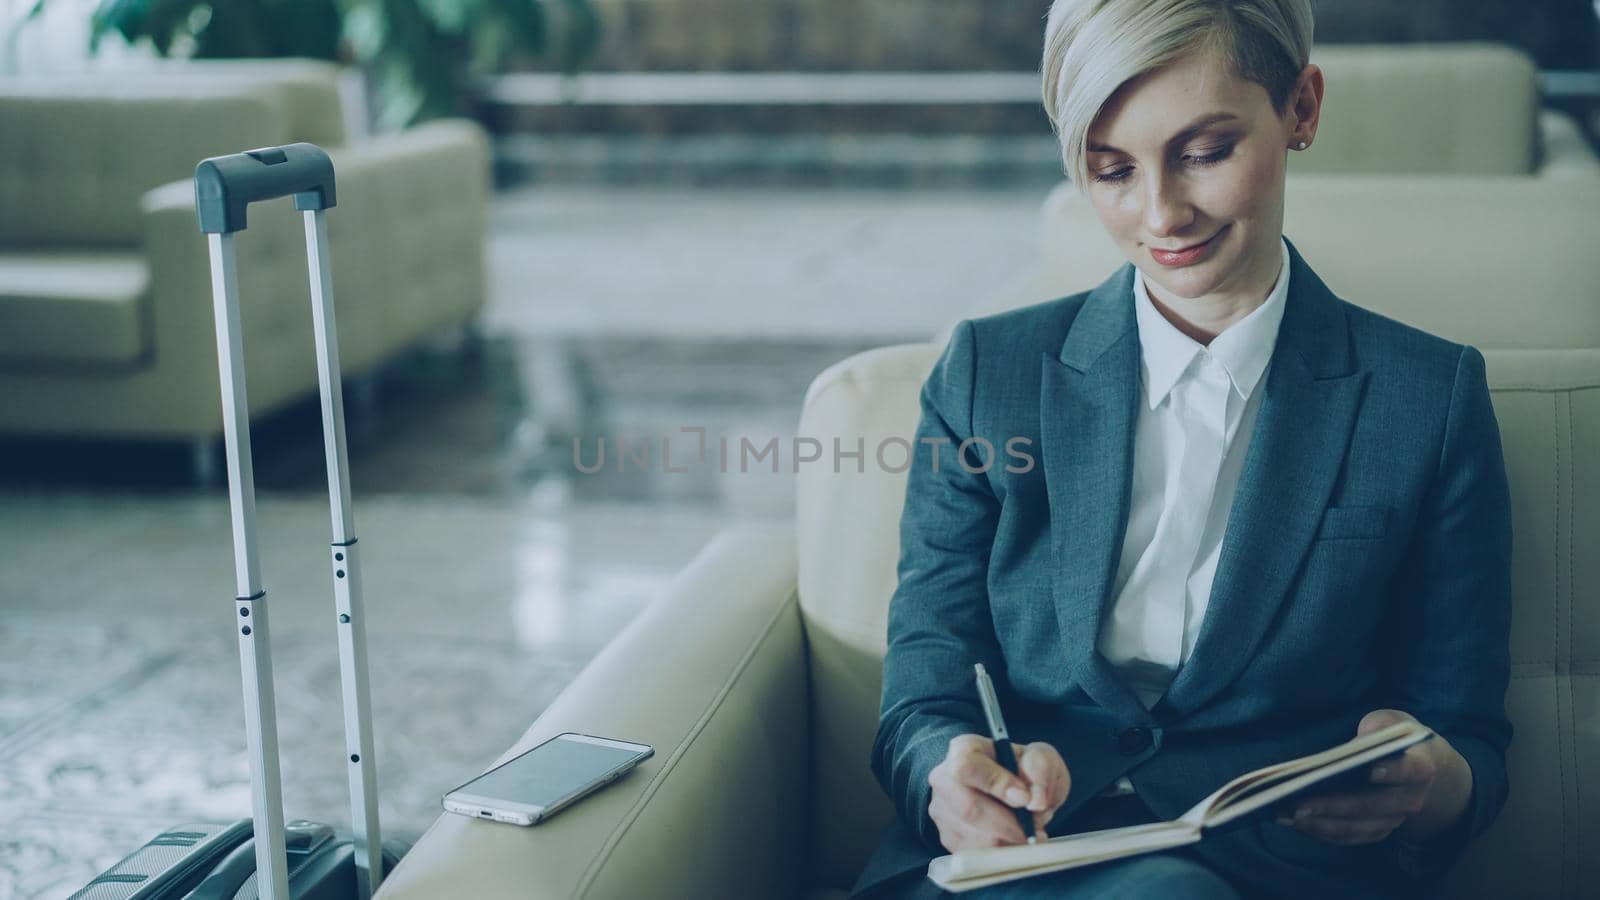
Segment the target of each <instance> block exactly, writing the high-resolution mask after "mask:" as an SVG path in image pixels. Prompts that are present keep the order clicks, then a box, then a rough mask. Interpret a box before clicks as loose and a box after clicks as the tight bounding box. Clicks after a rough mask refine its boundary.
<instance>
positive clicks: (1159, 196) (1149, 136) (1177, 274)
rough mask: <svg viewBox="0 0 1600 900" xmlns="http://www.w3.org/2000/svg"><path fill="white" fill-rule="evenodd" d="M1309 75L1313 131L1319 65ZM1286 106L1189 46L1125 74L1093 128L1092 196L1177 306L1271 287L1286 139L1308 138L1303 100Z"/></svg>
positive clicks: (1122, 243)
mask: <svg viewBox="0 0 1600 900" xmlns="http://www.w3.org/2000/svg"><path fill="white" fill-rule="evenodd" d="M1308 80H1314V81H1315V92H1314V93H1315V95H1316V96H1315V98H1314V99H1312V100H1311V101H1310V102H1311V103H1312V107H1311V110H1310V112H1311V115H1310V117H1309V118H1310V122H1311V125H1310V131H1311V132H1314V131H1315V122H1316V104H1317V103H1318V102H1319V101H1320V99H1321V93H1322V91H1321V87H1322V84H1321V73H1320V72H1319V71H1317V69H1316V67H1315V66H1307V68H1306V72H1304V73H1302V75H1301V85H1302V86H1304V85H1306V84H1307V82H1308ZM1301 93H1303V92H1302V91H1300V90H1297V91H1296V94H1297V95H1299V94H1301ZM1289 106H1290V108H1289V110H1288V111H1287V112H1285V113H1284V114H1282V115H1281V116H1280V114H1279V113H1278V111H1276V110H1274V109H1273V108H1272V101H1271V100H1270V99H1269V98H1268V96H1267V92H1266V90H1265V89H1264V88H1262V87H1261V86H1260V85H1258V84H1255V83H1254V82H1250V81H1245V80H1244V79H1242V78H1238V77H1236V76H1234V75H1233V74H1231V72H1230V70H1229V67H1228V66H1227V65H1226V64H1225V63H1222V62H1220V61H1214V60H1212V59H1210V58H1206V57H1194V58H1191V59H1189V60H1185V61H1182V62H1179V63H1174V64H1172V65H1170V66H1167V67H1166V68H1163V69H1160V70H1157V71H1154V72H1150V73H1147V74H1145V75H1143V76H1140V77H1139V78H1135V79H1133V80H1131V81H1129V82H1128V83H1127V84H1124V85H1123V86H1122V87H1121V88H1120V89H1119V90H1118V91H1117V93H1115V94H1113V95H1112V97H1111V99H1110V101H1108V102H1107V103H1106V105H1105V107H1104V109H1102V110H1101V113H1100V116H1099V117H1098V118H1097V119H1096V120H1095V123H1094V125H1093V126H1092V127H1091V128H1090V129H1089V134H1088V142H1087V159H1086V162H1087V164H1088V170H1089V180H1088V183H1087V184H1086V185H1085V188H1086V193H1087V195H1088V197H1089V199H1090V202H1091V203H1092V204H1093V206H1094V209H1095V212H1096V214H1097V215H1099V217H1100V221H1101V223H1102V224H1103V225H1104V226H1105V228H1106V230H1107V231H1108V232H1109V233H1110V234H1111V237H1112V239H1113V240H1115V241H1116V243H1117V246H1118V248H1119V249H1121V250H1122V252H1123V254H1124V255H1125V256H1126V257H1127V258H1128V260H1129V261H1131V262H1132V263H1133V264H1134V265H1135V266H1138V267H1139V270H1140V271H1141V272H1143V273H1144V277H1145V282H1146V284H1147V285H1148V286H1149V288H1150V290H1151V292H1152V293H1153V294H1154V295H1156V297H1157V299H1159V300H1161V301H1163V302H1165V303H1167V304H1168V305H1169V306H1172V307H1174V309H1175V310H1176V311H1178V312H1180V313H1181V312H1184V311H1185V309H1186V308H1194V307H1197V306H1198V304H1196V303H1192V302H1190V303H1186V302H1185V301H1199V300H1204V301H1206V302H1207V303H1208V304H1212V305H1213V309H1214V310H1216V309H1230V308H1231V309H1248V308H1254V306H1255V305H1257V304H1259V303H1260V302H1261V301H1262V300H1263V299H1264V298H1265V296H1266V293H1267V292H1268V291H1269V290H1270V289H1271V287H1272V282H1273V280H1274V279H1275V278H1276V276H1277V274H1278V264H1279V261H1280V250H1279V246H1278V239H1279V236H1280V235H1281V234H1282V233H1283V180H1284V170H1285V168H1286V165H1287V150H1288V147H1289V145H1290V144H1291V143H1292V142H1294V141H1297V140H1306V141H1309V140H1310V139H1311V136H1310V134H1309V133H1307V130H1306V129H1305V128H1300V129H1299V131H1298V133H1297V130H1296V129H1297V123H1298V122H1299V121H1300V119H1301V117H1302V114H1303V112H1304V109H1305V104H1304V101H1303V100H1301V99H1298V98H1297V99H1296V100H1295V101H1294V102H1291V103H1290V104H1289ZM1297 107H1298V111H1297ZM1165 251H1184V252H1182V253H1177V254H1173V253H1169V252H1165Z"/></svg>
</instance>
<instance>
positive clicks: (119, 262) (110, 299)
mask: <svg viewBox="0 0 1600 900" xmlns="http://www.w3.org/2000/svg"><path fill="white" fill-rule="evenodd" d="M149 281H150V273H149V270H148V268H147V267H146V265H145V261H144V256H143V255H142V254H140V253H138V252H136V251H134V252H120V251H84V250H31V249H30V250H22V249H6V250H0V365H4V366H7V367H14V366H18V365H27V366H33V365H48V366H63V367H73V366H93V367H100V366H114V367H126V366H132V365H136V364H138V363H139V362H140V361H142V360H143V359H145V358H147V356H148V355H149V352H150V351H151V349H152V348H151V347H150V329H149V327H148V324H147V322H146V321H145V320H146V318H147V311H146V300H145V297H146V294H147V293H148V287H149Z"/></svg>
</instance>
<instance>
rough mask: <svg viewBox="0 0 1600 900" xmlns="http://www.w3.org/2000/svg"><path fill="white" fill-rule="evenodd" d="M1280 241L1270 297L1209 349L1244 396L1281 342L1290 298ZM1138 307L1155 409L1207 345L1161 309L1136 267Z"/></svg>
mask: <svg viewBox="0 0 1600 900" xmlns="http://www.w3.org/2000/svg"><path fill="white" fill-rule="evenodd" d="M1278 245H1279V253H1280V256H1281V262H1280V265H1279V269H1278V278H1277V281H1275V282H1274V283H1273V285H1272V290H1271V291H1270V292H1268V293H1267V299H1266V300H1265V301H1264V302H1262V304H1261V305H1260V306H1258V307H1256V308H1255V309H1253V310H1251V311H1250V314H1249V315H1247V316H1245V317H1244V318H1243V319H1240V320H1239V321H1237V322H1235V323H1233V324H1232V325H1229V326H1228V327H1227V328H1225V329H1223V331H1222V332H1221V333H1220V334H1218V335H1217V336H1216V337H1214V338H1212V339H1211V345H1210V347H1209V351H1210V353H1211V355H1212V356H1213V357H1215V358H1216V360H1217V362H1219V363H1221V364H1222V367H1223V368H1224V369H1225V370H1226V371H1227V373H1228V377H1229V379H1230V380H1232V382H1233V386H1234V390H1236V391H1238V393H1239V396H1240V397H1241V398H1243V399H1245V400H1249V399H1250V394H1251V393H1252V392H1254V391H1255V389H1256V385H1258V384H1259V383H1260V382H1261V376H1262V374H1263V373H1264V372H1266V369H1267V363H1268V361H1270V360H1271V359H1272V348H1273V346H1274V345H1276V343H1277V340H1278V326H1279V325H1280V324H1282V322H1283V308H1284V304H1285V303H1286V301H1287V298H1288V296H1289V245H1288V244H1287V243H1285V242H1284V240H1283V238H1281V237H1280V238H1279V239H1278ZM1133 305H1134V315H1135V318H1136V319H1137V321H1138V325H1139V344H1140V349H1141V351H1142V352H1141V356H1142V357H1143V367H1142V369H1143V373H1144V385H1145V401H1146V402H1147V403H1149V404H1150V408H1151V409H1155V408H1156V407H1157V406H1160V405H1161V401H1162V400H1164V399H1166V396H1167V394H1169V393H1171V392H1172V388H1173V386H1175V385H1176V384H1177V383H1178V379H1179V378H1181V377H1183V373H1184V372H1185V371H1187V370H1188V368H1189V364H1190V362H1192V361H1193V359H1194V357H1195V355H1196V354H1197V353H1199V352H1200V351H1201V350H1205V349H1208V348H1206V347H1205V346H1203V345H1202V344H1201V343H1200V342H1199V341H1196V340H1195V339H1194V338H1192V337H1189V336H1188V335H1186V334H1184V333H1183V332H1181V331H1179V330H1178V329H1177V328H1176V327H1175V326H1174V325H1173V324H1172V323H1171V322H1168V321H1167V319H1166V317H1165V316H1163V315H1161V313H1160V312H1158V311H1157V310H1156V308H1155V305H1154V304H1153V303H1151V302H1150V294H1149V292H1148V291H1147V290H1146V289H1145V285H1144V273H1142V272H1140V271H1139V269H1138V267H1137V266H1135V267H1134V274H1133Z"/></svg>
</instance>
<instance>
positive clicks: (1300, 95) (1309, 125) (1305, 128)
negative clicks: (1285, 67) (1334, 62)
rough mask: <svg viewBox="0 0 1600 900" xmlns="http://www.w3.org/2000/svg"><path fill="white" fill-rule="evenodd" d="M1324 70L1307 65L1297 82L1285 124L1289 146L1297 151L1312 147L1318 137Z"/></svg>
mask: <svg viewBox="0 0 1600 900" xmlns="http://www.w3.org/2000/svg"><path fill="white" fill-rule="evenodd" d="M1322 91H1323V81H1322V69H1321V68H1319V67H1318V66H1316V65H1313V64H1307V65H1306V67H1305V68H1304V69H1302V70H1301V71H1300V78H1299V79H1298V80H1297V81H1296V82H1295V87H1294V95H1293V96H1292V97H1291V98H1290V100H1289V111H1288V114H1287V115H1286V117H1285V124H1286V125H1287V126H1288V127H1289V140H1288V145H1289V147H1290V148H1292V149H1295V150H1304V149H1305V148H1306V147H1309V146H1311V143H1312V141H1314V140H1316V137H1317V122H1318V120H1319V119H1320V118H1321V116H1322Z"/></svg>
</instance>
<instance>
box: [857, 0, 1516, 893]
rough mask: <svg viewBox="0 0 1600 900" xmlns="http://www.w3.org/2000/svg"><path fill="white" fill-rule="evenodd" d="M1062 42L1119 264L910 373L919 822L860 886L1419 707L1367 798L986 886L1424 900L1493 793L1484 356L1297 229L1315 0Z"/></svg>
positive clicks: (1144, 24)
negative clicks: (1337, 277)
mask: <svg viewBox="0 0 1600 900" xmlns="http://www.w3.org/2000/svg"><path fill="white" fill-rule="evenodd" d="M1046 30H1047V35H1046V40H1045V53H1044V63H1043V72H1044V98H1045V104H1046V107H1047V109H1048V111H1049V112H1050V115H1051V117H1052V121H1053V123H1054V125H1055V127H1056V129H1057V131H1058V134H1059V136H1060V140H1061V145H1062V149H1063V154H1064V160H1065V164H1066V167H1067V170H1068V172H1069V174H1070V175H1071V177H1072V179H1073V181H1074V182H1075V183H1076V184H1077V185H1078V186H1079V188H1080V190H1081V191H1082V192H1083V193H1084V194H1085V195H1086V197H1087V198H1088V200H1089V202H1090V203H1091V204H1092V205H1093V207H1094V209H1095V212H1096V213H1097V214H1098V216H1099V218H1100V221H1101V223H1102V224H1103V225H1104V227H1105V228H1106V230H1107V231H1108V232H1109V233H1110V235H1111V236H1112V238H1113V239H1114V240H1115V241H1116V243H1117V245H1118V246H1119V247H1120V248H1121V249H1122V251H1123V253H1124V254H1125V255H1126V256H1127V258H1128V261H1129V263H1130V265H1128V266H1124V267H1123V268H1122V269H1121V270H1120V271H1118V272H1117V273H1115V274H1113V275H1112V276H1111V278H1110V279H1108V280H1107V281H1106V282H1105V283H1104V284H1102V285H1100V286H1099V287H1098V288H1096V289H1095V290H1093V291H1090V292H1087V293H1084V294H1078V295H1075V296H1071V297H1067V298H1064V299H1061V300H1057V301H1053V302H1050V303H1044V304H1041V305H1038V306H1033V307H1030V308H1027V309H1022V310H1017V311H1014V312H1009V313H1005V314H1001V315H997V316H992V317H988V318H985V319H980V320H976V321H968V322H963V323H962V324H961V325H960V326H959V327H958V328H957V329H956V331H955V333H954V335H953V336H952V338H951V340H950V344H949V346H948V348H947V349H946V351H945V354H944V356H943V358H942V359H941V360H940V361H939V363H938V365H937V366H936V367H935V368H934V370H933V372H932V374H931V375H930V376H929V378H928V381H927V382H926V384H925V385H924V386H923V392H922V407H923V414H922V420H921V424H920V426H919V432H918V441H917V444H916V446H917V451H918V455H917V458H916V460H915V465H914V466H913V467H912V469H911V473H910V476H909V477H910V480H909V483H908V487H907V495H906V505H905V511H904V514H903V517H902V523H901V561H900V569H899V574H900V582H899V586H898V588H897V590H896V593H895V596H894V598H893V600H892V602H891V605H890V613H889V649H888V653H887V655H886V657H885V661H884V685H883V703H882V709H881V717H880V722H879V729H878V734H877V738H876V740H875V741H874V745H873V753H872V766H873V771H874V773H875V774H876V775H877V777H878V779H879V781H880V783H881V784H882V785H883V786H884V789H885V790H886V791H887V792H888V793H889V796H890V798H891V799H892V800H893V801H894V803H895V806H896V808H897V811H898V818H897V821H896V822H895V823H894V825H893V826H892V827H891V828H890V830H889V832H888V833H887V834H886V835H885V838H884V841H883V843H882V845H881V846H880V847H879V849H878V851H877V853H876V854H875V855H874V857H873V859H872V861H871V863H870V864H869V866H868V868H867V870H866V872H864V873H863V875H862V876H861V878H860V880H859V881H858V882H857V885H856V890H855V893H856V894H857V895H870V896H921V895H925V894H937V893H938V891H937V889H936V888H935V887H934V886H933V885H932V883H931V882H928V881H927V880H926V879H925V878H923V877H922V874H923V872H924V871H925V868H926V864H927V861H928V859H929V858H931V857H932V856H935V855H939V854H942V853H945V852H949V851H952V850H961V849H966V848H971V847H985V846H995V845H1001V844H1013V843H1018V842H1020V841H1022V840H1023V839H1024V835H1023V831H1022V828H1021V827H1020V826H1019V824H1018V821H1017V817H1016V814H1015V810H1016V809H1018V808H1024V809H1026V810H1028V811H1029V813H1030V814H1031V815H1032V817H1033V820H1034V823H1035V826H1036V827H1037V828H1039V829H1040V830H1041V831H1048V833H1049V834H1064V833H1073V832H1077V831H1083V830H1090V829H1094V828H1102V827H1110V826H1115V825H1126V824H1134V823H1138V822H1145V821H1152V820H1156V819H1170V818H1175V817H1177V816H1178V815H1179V814H1181V813H1182V812H1183V811H1184V810H1185V809H1187V808H1188V807H1189V806H1190V805H1191V804H1193V803H1194V802H1195V801H1197V800H1199V799H1200V798H1201V797H1203V796H1204V795H1206V794H1208V793H1210V792H1211V791H1212V790H1214V789H1215V788H1216V787H1217V786H1219V785H1221V784H1222V783H1223V782H1225V781H1226V780H1228V779H1229V778H1231V777H1233V776H1235V775H1238V774H1240V773H1242V772H1245V771H1248V770H1250V769H1253V768H1257V767H1259V766H1263V765H1267V764H1270V763H1274V762H1278V761H1281V760H1284V759H1289V758H1292V757H1295V756H1300V755H1303V754H1306V753H1310V752H1314V751H1317V750H1321V749H1324V748H1326V747H1329V746H1332V745H1334V744H1337V743H1340V742H1342V741H1345V740H1348V739H1349V738H1351V737H1353V736H1355V735H1356V734H1359V733H1365V732H1368V731H1371V730H1373V729H1375V728H1379V727H1382V726H1384V725H1386V724H1390V723H1392V722H1394V721H1397V720H1399V719H1402V718H1406V717H1415V718H1416V719H1418V720H1420V721H1421V722H1423V723H1424V724H1426V725H1428V726H1429V727H1430V728H1432V729H1433V730H1434V731H1435V732H1436V734H1437V735H1438V737H1437V738H1436V739H1434V740H1430V741H1427V742H1424V743H1423V744H1420V745H1417V746H1416V747H1413V748H1412V749H1411V750H1409V751H1407V753H1406V754H1405V756H1404V757H1403V758H1402V759H1401V760H1399V761H1397V762H1388V763H1385V764H1381V765H1379V766H1375V767H1373V768H1372V769H1371V770H1370V771H1369V772H1368V773H1366V777H1367V779H1368V780H1369V781H1370V782H1371V783H1370V785H1367V786H1365V787H1363V788H1360V789H1354V790H1351V789H1346V790H1344V791H1342V792H1338V793H1329V792H1324V793H1321V794H1318V795H1316V796H1311V797H1307V798H1302V799H1300V800H1299V801H1297V802H1296V803H1295V804H1294V805H1293V806H1292V807H1291V808H1288V809H1285V810H1283V811H1282V814H1281V815H1279V816H1278V817H1277V818H1276V819H1267V820H1263V821H1261V822H1259V823H1256V824H1253V825H1252V826H1251V827H1249V828H1244V829H1240V830H1237V831H1232V832H1229V833H1224V834H1219V835H1212V836H1208V837H1207V838H1206V840H1204V841H1202V842H1201V843H1200V844H1197V845H1195V846H1193V847H1192V848H1186V849H1185V850H1184V851H1181V852H1176V853H1166V854H1157V855H1151V856H1145V857H1138V858H1135V859H1132V860H1125V861H1120V862H1115V863H1109V864H1104V865H1100V866H1094V867H1090V868H1087V869H1081V870H1076V871H1069V872H1063V873H1056V874H1053V875H1047V876H1040V877H1036V878H1032V879H1025V880H1022V881H1018V882H1013V883H1011V884H1008V885H1000V886H997V887H994V888H989V889H985V890H986V891H987V892H988V894H989V895H991V896H1005V897H1025V896H1026V897H1031V896H1053V897H1062V896H1071V897H1077V896H1102V895H1107V896H1117V897H1133V896H1141V897H1142V896H1151V897H1173V896H1195V897H1234V896H1295V897H1303V896H1338V897H1349V896H1414V895H1416V894H1417V893H1418V892H1419V890H1425V889H1426V888H1427V887H1428V886H1429V885H1430V884H1432V883H1433V882H1434V881H1435V880H1436V879H1437V878H1438V877H1440V876H1441V875H1442V874H1443V872H1444V871H1445V870H1446V869H1447V868H1448V866H1449V865H1450V863H1451V862H1452V861H1453V860H1454V858H1455V857H1456V856H1457V855H1459V853H1460V850H1461V849H1462V847H1463V846H1464V845H1465V843H1466V842H1467V841H1468V840H1470V838H1471V837H1473V836H1474V835H1476V834H1478V833H1480V832H1481V831H1482V830H1483V829H1484V828H1485V827H1487V826H1488V824H1489V823H1490V822H1491V821H1492V820H1493V819H1494V817H1495V815H1496V814H1497V813H1498V811H1499V809H1500V807H1501V805H1502V804H1503V802H1504V800H1505V796H1506V791H1507V784H1506V772H1505V762H1504V760H1505V756H1504V754H1505V749H1506V746H1507V744H1508V742H1509V740H1510V732H1511V729H1510V725H1509V723H1508V722H1507V721H1506V718H1505V714H1504V695H1505V689H1506V684H1507V680H1508V673H1509V662H1508V647H1507V637H1508V632H1509V615H1510V542H1511V535H1510V512H1509V501H1508V497H1507V490H1506V480H1505V469H1504V463H1503V461H1502V458H1501V451H1500V438H1499V431H1498V427H1497V425H1496V422H1495V419H1494V414H1493V411H1492V409H1491V408H1490V403H1489V394H1488V388H1487V385H1486V382H1485V379H1484V365H1483V357H1482V356H1481V354H1479V353H1478V351H1477V350H1475V349H1473V348H1471V347H1465V346H1462V345H1459V344H1454V343H1451V342H1448V341H1445V340H1443V339H1441V338H1437V337H1434V336H1432V335H1428V334H1425V333H1423V332H1420V331H1417V330H1416V329H1413V328H1410V327H1407V326H1405V325H1401V324H1399V323H1397V322H1394V321H1392V320H1389V319H1386V318H1383V317H1381V316H1379V315H1376V314H1374V313H1371V312H1369V311H1367V310H1364V309H1362V308H1360V307H1358V306H1354V305H1351V304H1349V303H1346V302H1345V301H1343V300H1341V299H1339V298H1338V297H1335V296H1334V295H1333V294H1332V293H1331V292H1330V291H1329V290H1328V288H1327V287H1326V286H1325V285H1323V284H1322V282H1321V281H1320V280H1319V279H1318V278H1317V276H1316V274H1315V273H1314V272H1313V271H1312V270H1311V268H1310V267H1309V266H1308V265H1307V263H1306V261H1305V260H1304V259H1303V258H1302V257H1301V256H1300V254H1299V252H1298V251H1297V250H1295V248H1294V247H1293V245H1292V244H1290V243H1289V242H1288V241H1287V240H1286V239H1285V238H1284V237H1283V235H1282V223H1283V197H1284V177H1285V169H1286V165H1287V157H1288V153H1290V152H1298V151H1302V150H1305V149H1306V148H1308V147H1310V146H1311V144H1312V143H1313V141H1314V139H1315V137H1316V131H1317V119H1318V111H1319V109H1320V106H1321V102H1322V95H1323V77H1322V73H1321V71H1320V70H1319V69H1318V68H1317V67H1316V66H1314V65H1309V64H1308V59H1309V55H1310V44H1311V32H1312V15H1311V9H1310V2H1309V0H1057V2H1056V3H1055V5H1054V7H1053V8H1052V10H1051V13H1050V17H1049V21H1048V24H1047V26H1046ZM1441 302H1442V301H1441ZM975 439H982V440H981V441H979V440H975ZM1017 440H1021V441H1025V442H1026V443H1021V444H1018V443H1008V442H1014V441H1017ZM984 446H987V447H991V448H992V447H1000V446H1006V447H1008V448H1011V447H1017V446H1025V447H1030V448H1033V453H1032V454H1031V457H1036V458H1037V465H1031V464H1028V465H1007V466H1000V465H998V464H992V463H996V462H997V461H995V460H992V459H985V458H983V455H982V453H980V452H976V451H978V450H979V449H980V448H981V447H984ZM941 448H943V449H945V450H946V453H945V458H944V459H943V460H940V459H938V458H937V454H938V453H939V451H940V449H941ZM1031 457H1030V458H1031ZM941 462H942V465H941V464H940V463H941ZM975 662H982V663H984V664H985V665H986V667H987V668H988V669H989V671H990V672H991V674H993V675H994V676H995V681H996V685H997V690H998V691H999V693H1000V701H1001V706H1002V708H1003V709H1004V710H1005V714H1006V718H1007V720H1008V724H1009V726H1010V731H1011V736H1012V738H1013V740H1015V741H1017V742H1018V743H1019V744H1022V745H1023V746H1022V747H1021V749H1020V751H1019V766H1020V769H1021V772H1020V773H1019V774H1017V775H1012V774H1010V773H1009V772H1007V771H1006V770H1005V769H1003V768H1002V767H1000V766H999V765H998V764H997V763H996V762H995V760H994V751H993V745H992V743H991V742H990V741H989V740H988V738H987V736H986V735H987V731H986V728H985V727H984V719H983V714H982V712H981V709H980V707H979V705H978V700H977V694H976V691H975V689H974V686H973V680H972V665H973V663H975ZM981 893H983V892H980V894H981Z"/></svg>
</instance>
